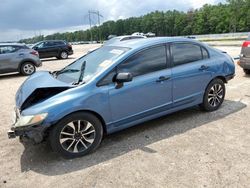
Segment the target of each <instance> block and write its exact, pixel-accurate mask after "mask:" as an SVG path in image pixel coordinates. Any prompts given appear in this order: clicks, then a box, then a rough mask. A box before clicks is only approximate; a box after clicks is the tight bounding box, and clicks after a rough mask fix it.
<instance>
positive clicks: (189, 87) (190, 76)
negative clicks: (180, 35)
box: [171, 42, 213, 107]
mask: <svg viewBox="0 0 250 188" xmlns="http://www.w3.org/2000/svg"><path fill="white" fill-rule="evenodd" d="M171 56H172V66H173V68H172V77H173V106H175V107H177V106H180V105H185V104H189V103H192V102H193V103H197V102H202V99H203V94H204V92H205V89H206V87H207V85H208V83H209V82H210V80H211V78H212V73H213V72H212V67H211V65H210V60H209V54H208V51H207V50H206V49H205V48H204V47H202V46H200V45H198V44H196V43H186V42H185V43H184V42H183V43H182V42H178V43H172V44H171Z"/></svg>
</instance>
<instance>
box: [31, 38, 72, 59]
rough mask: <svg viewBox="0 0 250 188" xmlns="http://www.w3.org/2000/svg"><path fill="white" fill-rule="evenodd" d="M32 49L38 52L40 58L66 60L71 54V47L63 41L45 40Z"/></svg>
mask: <svg viewBox="0 0 250 188" xmlns="http://www.w3.org/2000/svg"><path fill="white" fill-rule="evenodd" d="M32 49H34V50H36V51H38V52H39V57H40V58H49V57H56V58H57V59H67V58H68V56H69V55H72V54H73V50H72V46H71V45H70V44H69V43H68V42H66V41H63V40H47V41H41V42H38V43H36V44H35V45H34V46H33V47H32Z"/></svg>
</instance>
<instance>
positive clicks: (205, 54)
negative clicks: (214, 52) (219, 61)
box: [201, 47, 209, 59]
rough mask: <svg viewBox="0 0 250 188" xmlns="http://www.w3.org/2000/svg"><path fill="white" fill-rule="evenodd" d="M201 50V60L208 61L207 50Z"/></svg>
mask: <svg viewBox="0 0 250 188" xmlns="http://www.w3.org/2000/svg"><path fill="white" fill-rule="evenodd" d="M201 50H202V57H203V59H208V58H209V55H208V52H207V50H206V49H205V48H202V47H201Z"/></svg>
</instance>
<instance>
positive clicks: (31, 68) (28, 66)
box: [23, 64, 35, 75]
mask: <svg viewBox="0 0 250 188" xmlns="http://www.w3.org/2000/svg"><path fill="white" fill-rule="evenodd" d="M23 71H24V73H25V74H27V75H30V74H32V73H33V72H34V71H35V68H34V66H33V65H31V64H26V65H24V66H23Z"/></svg>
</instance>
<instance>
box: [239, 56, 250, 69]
mask: <svg viewBox="0 0 250 188" xmlns="http://www.w3.org/2000/svg"><path fill="white" fill-rule="evenodd" d="M238 65H239V66H240V67H241V68H243V69H250V58H241V59H240V60H239V61H238Z"/></svg>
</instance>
